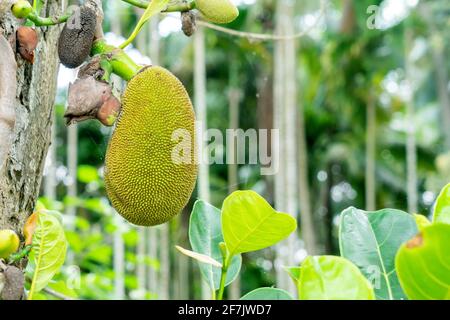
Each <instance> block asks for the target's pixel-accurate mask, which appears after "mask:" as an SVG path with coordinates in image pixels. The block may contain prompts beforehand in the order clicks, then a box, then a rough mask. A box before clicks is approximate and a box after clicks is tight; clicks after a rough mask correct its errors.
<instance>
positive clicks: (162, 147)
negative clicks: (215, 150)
mask: <svg viewBox="0 0 450 320" xmlns="http://www.w3.org/2000/svg"><path fill="white" fill-rule="evenodd" d="M194 128H195V115H194V110H193V107H192V103H191V101H190V99H189V95H188V94H187V92H186V89H185V88H184V86H183V85H182V83H181V82H180V81H179V80H178V79H177V78H176V77H175V76H174V75H173V74H171V73H170V72H169V71H168V70H166V69H164V68H161V67H153V66H152V67H147V68H146V69H144V70H143V71H141V72H140V73H138V74H137V75H136V76H135V77H134V78H133V79H131V81H130V82H129V83H128V86H127V88H126V90H125V93H124V95H123V98H122V111H121V114H120V115H119V118H118V120H117V127H116V129H115V130H114V133H113V135H112V137H111V140H110V143H109V145H108V150H107V154H106V163H105V186H106V191H107V194H108V197H109V199H110V200H111V203H112V205H113V207H114V208H115V209H116V210H117V211H118V212H119V214H121V215H122V216H123V217H124V218H125V219H126V220H128V221H130V222H131V223H133V224H136V225H141V226H154V225H158V224H162V223H165V222H167V221H169V220H170V219H171V218H172V217H174V216H175V215H177V214H178V213H180V211H181V210H182V209H183V208H184V207H185V206H186V204H187V202H188V201H189V198H190V196H191V194H192V191H193V189H194V186H195V181H196V178H197V164H196V161H195V159H196V157H195V137H194V134H195V129H194ZM177 132H180V133H185V134H186V135H187V136H188V137H186V139H187V140H185V141H188V142H189V148H187V149H183V150H188V151H186V152H185V154H182V153H177V152H174V150H177V146H179V144H180V141H179V140H178V139H177V138H174V137H176V136H177V135H176V134H175V133H177ZM186 160H188V161H186Z"/></svg>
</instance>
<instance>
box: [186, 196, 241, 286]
mask: <svg viewBox="0 0 450 320" xmlns="http://www.w3.org/2000/svg"><path fill="white" fill-rule="evenodd" d="M189 241H190V242H191V247H192V250H193V251H195V252H197V253H200V254H204V255H207V256H209V257H211V258H212V259H214V260H217V261H219V262H221V263H223V257H222V253H221V251H220V248H219V244H220V243H221V242H223V235H222V226H221V224H220V210H219V209H217V208H216V207H214V206H212V205H210V204H209V203H207V202H205V201H201V200H199V201H197V202H196V203H195V204H194V208H193V209H192V214H191V218H190V221H189ZM241 264H242V257H241V255H236V256H234V257H233V258H232V260H231V264H230V266H229V267H228V272H227V279H226V282H225V285H229V284H230V283H231V282H233V281H234V280H235V279H236V277H237V275H238V274H239V271H240V270H241ZM199 266H200V272H201V274H202V276H203V278H204V279H205V281H206V282H207V283H208V285H209V287H210V288H211V289H212V290H218V289H219V286H220V275H221V269H220V268H217V267H214V266H212V265H207V264H204V263H200V264H199Z"/></svg>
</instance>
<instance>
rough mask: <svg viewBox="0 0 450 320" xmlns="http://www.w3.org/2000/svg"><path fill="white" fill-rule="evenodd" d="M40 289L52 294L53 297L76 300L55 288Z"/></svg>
mask: <svg viewBox="0 0 450 320" xmlns="http://www.w3.org/2000/svg"><path fill="white" fill-rule="evenodd" d="M42 291H44V292H45V293H48V294H49V295H52V296H54V297H55V298H58V299H61V300H77V299H74V298H72V297H68V296H66V295H64V294H62V293H59V292H57V291H55V290H52V289H50V288H44V289H42Z"/></svg>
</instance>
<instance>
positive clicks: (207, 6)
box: [195, 0, 239, 23]
mask: <svg viewBox="0 0 450 320" xmlns="http://www.w3.org/2000/svg"><path fill="white" fill-rule="evenodd" d="M195 3H196V6H197V7H196V8H197V9H198V11H200V12H201V13H202V14H203V16H204V17H205V19H207V20H208V21H211V22H214V23H230V22H232V21H234V20H235V19H236V18H237V17H238V16H239V10H238V8H237V7H236V6H235V5H234V4H233V3H232V2H231V0H197V1H196V2H195Z"/></svg>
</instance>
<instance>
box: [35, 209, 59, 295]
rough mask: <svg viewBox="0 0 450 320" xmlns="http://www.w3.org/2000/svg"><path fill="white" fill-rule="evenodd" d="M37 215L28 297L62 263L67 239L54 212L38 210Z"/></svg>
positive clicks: (55, 271) (43, 284) (38, 289)
mask: <svg viewBox="0 0 450 320" xmlns="http://www.w3.org/2000/svg"><path fill="white" fill-rule="evenodd" d="M34 215H37V219H36V227H35V229H34V233H33V240H32V249H31V261H32V262H33V266H32V267H33V268H34V273H33V279H32V283H31V288H30V292H29V294H28V299H29V300H32V299H33V294H34V293H36V292H39V291H40V290H42V289H43V288H44V287H45V286H47V284H48V283H49V282H50V280H51V279H52V278H53V276H54V275H55V274H56V273H58V272H59V270H60V268H61V266H62V265H63V264H64V260H65V257H66V251H67V241H66V237H65V235H64V229H63V227H62V225H61V222H60V221H59V219H58V218H57V216H56V214H55V213H54V212H51V211H45V210H40V211H38V212H36V213H34Z"/></svg>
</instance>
